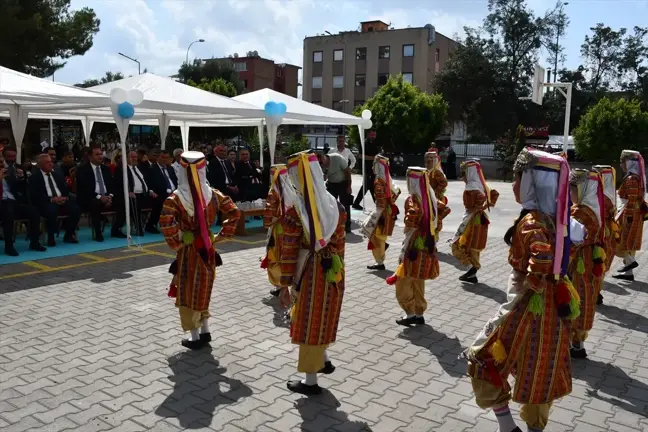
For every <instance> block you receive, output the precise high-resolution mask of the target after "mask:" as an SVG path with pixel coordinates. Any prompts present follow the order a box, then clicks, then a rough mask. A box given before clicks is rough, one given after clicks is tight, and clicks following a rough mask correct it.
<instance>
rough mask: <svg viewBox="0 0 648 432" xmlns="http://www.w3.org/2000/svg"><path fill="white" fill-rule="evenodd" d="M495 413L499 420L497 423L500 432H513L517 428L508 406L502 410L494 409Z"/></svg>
mask: <svg viewBox="0 0 648 432" xmlns="http://www.w3.org/2000/svg"><path fill="white" fill-rule="evenodd" d="M493 413H495V418H496V419H497V423H498V424H499V431H500V432H511V431H512V430H513V429H515V428H516V427H517V425H516V424H515V420H513V416H512V415H511V410H509V407H508V405H506V406H504V407H502V408H493Z"/></svg>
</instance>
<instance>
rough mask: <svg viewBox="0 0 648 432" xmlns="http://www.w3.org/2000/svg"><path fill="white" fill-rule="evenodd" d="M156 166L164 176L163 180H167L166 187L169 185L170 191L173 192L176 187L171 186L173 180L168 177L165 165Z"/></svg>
mask: <svg viewBox="0 0 648 432" xmlns="http://www.w3.org/2000/svg"><path fill="white" fill-rule="evenodd" d="M158 166H159V167H160V169H161V170H162V175H164V178H165V180H167V185H169V184H170V185H171V188H170V191H171V192H173V191H174V190H176V185H175V184H173V179H172V178H171V176H169V171H168V170H167V167H166V165H160V164H158ZM169 193H170V192H169Z"/></svg>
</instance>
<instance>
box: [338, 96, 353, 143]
mask: <svg viewBox="0 0 648 432" xmlns="http://www.w3.org/2000/svg"><path fill="white" fill-rule="evenodd" d="M349 102H351V101H350V100H349V99H342V100H341V101H340V102H338V103H339V104H341V105H342V112H344V113H346V108H345V107H346V105H347V104H348V103H349ZM342 135H344V136H345V137H346V126H345V125H342Z"/></svg>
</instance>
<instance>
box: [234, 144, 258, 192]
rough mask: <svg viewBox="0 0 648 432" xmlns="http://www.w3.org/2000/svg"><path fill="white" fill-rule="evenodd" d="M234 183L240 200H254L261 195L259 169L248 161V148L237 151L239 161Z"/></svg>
mask: <svg viewBox="0 0 648 432" xmlns="http://www.w3.org/2000/svg"><path fill="white" fill-rule="evenodd" d="M234 178H235V179H236V184H237V186H238V188H239V197H240V199H241V200H242V201H255V200H257V199H259V198H261V196H262V195H263V190H262V187H263V186H262V184H261V171H260V170H259V169H258V167H256V166H255V164H253V163H252V162H250V150H248V149H242V150H241V151H239V161H238V163H237V164H236V176H235V177H234Z"/></svg>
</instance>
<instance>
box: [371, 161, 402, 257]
mask: <svg viewBox="0 0 648 432" xmlns="http://www.w3.org/2000/svg"><path fill="white" fill-rule="evenodd" d="M373 172H374V194H375V197H376V208H375V209H374V211H372V212H371V214H370V215H369V216H368V217H367V219H365V221H364V222H363V223H362V232H363V234H364V235H365V236H366V237H367V238H368V239H369V244H368V246H367V248H368V249H369V250H370V251H371V253H372V255H373V257H374V260H376V264H373V265H369V266H367V268H368V269H369V270H385V251H386V250H387V248H389V244H387V238H388V237H389V236H391V235H392V234H393V232H394V226H395V225H396V218H397V216H398V212H399V211H398V207H397V206H396V200H397V199H398V196H399V195H400V189H399V188H397V187H396V186H395V185H394V184H393V183H392V179H391V174H390V172H389V159H388V158H386V157H385V156H382V155H376V158H375V159H374V164H373Z"/></svg>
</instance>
